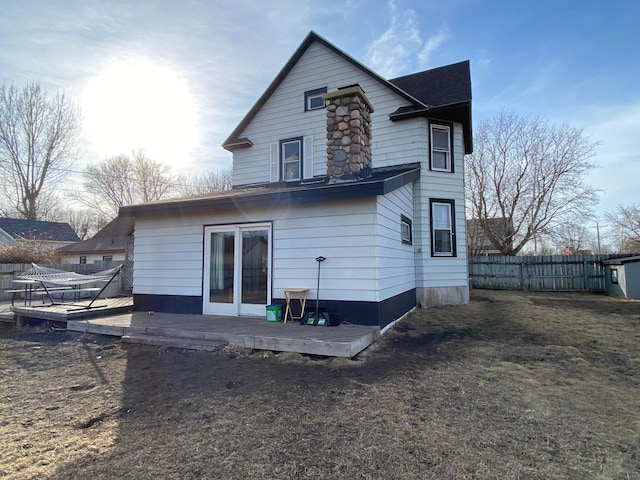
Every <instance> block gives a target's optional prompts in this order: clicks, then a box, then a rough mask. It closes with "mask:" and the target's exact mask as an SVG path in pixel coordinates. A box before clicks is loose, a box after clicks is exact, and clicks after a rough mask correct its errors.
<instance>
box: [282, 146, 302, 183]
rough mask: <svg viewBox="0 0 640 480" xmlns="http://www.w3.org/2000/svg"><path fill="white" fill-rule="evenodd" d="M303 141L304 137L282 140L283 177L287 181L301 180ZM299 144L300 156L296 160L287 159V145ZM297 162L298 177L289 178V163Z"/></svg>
mask: <svg viewBox="0 0 640 480" xmlns="http://www.w3.org/2000/svg"><path fill="white" fill-rule="evenodd" d="M302 141H303V138H302V137H297V138H289V139H287V140H282V141H281V142H280V158H281V164H282V179H283V180H284V181H285V182H299V181H300V180H301V179H302V155H303V151H302ZM296 143H297V144H298V158H297V159H296V160H287V159H286V157H285V153H284V151H285V147H286V146H287V145H291V144H296ZM294 163H297V165H298V176H297V177H295V178H294V177H291V178H287V165H290V164H294Z"/></svg>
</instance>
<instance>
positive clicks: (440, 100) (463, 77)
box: [389, 60, 471, 107]
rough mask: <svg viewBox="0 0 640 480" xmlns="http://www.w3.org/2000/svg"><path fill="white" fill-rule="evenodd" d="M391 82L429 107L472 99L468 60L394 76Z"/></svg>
mask: <svg viewBox="0 0 640 480" xmlns="http://www.w3.org/2000/svg"><path fill="white" fill-rule="evenodd" d="M389 82H390V83H392V84H394V85H395V86H396V87H398V88H400V89H402V90H404V91H405V92H407V93H408V94H409V95H411V96H412V97H415V98H416V99H417V100H420V101H421V102H422V103H424V104H425V105H427V106H429V107H441V106H444V105H453V104H456V103H461V102H470V101H471V77H470V74H469V61H468V60H466V61H464V62H459V63H454V64H451V65H445V66H444V67H438V68H433V69H431V70H426V71H424V72H418V73H413V74H411V75H405V76H404V77H398V78H393V79H391V80H389Z"/></svg>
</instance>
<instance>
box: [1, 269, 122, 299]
mask: <svg viewBox="0 0 640 480" xmlns="http://www.w3.org/2000/svg"><path fill="white" fill-rule="evenodd" d="M121 263H123V262H95V263H87V264H83V265H79V264H73V263H58V264H46V265H40V266H41V267H49V268H55V269H58V270H65V271H68V272H77V273H83V274H86V275H88V274H91V273H96V272H100V271H102V270H107V269H109V268H113V267H116V266H118V265H120V264H121ZM30 268H31V264H30V263H0V300H9V299H11V293H5V290H9V289H15V288H16V285H15V284H14V283H13V279H14V278H15V277H16V276H17V275H20V274H21V273H23V272H26V271H27V270H29V269H30ZM114 283H115V280H114ZM124 287H125V286H124V285H123V281H122V275H121V276H120V279H119V285H118V288H119V290H126V289H125V288H124Z"/></svg>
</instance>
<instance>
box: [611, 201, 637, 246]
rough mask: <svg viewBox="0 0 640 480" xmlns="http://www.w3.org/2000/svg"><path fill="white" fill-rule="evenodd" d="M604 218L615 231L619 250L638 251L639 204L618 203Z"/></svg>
mask: <svg viewBox="0 0 640 480" xmlns="http://www.w3.org/2000/svg"><path fill="white" fill-rule="evenodd" d="M605 219H606V220H607V222H608V223H609V226H610V227H611V228H612V229H613V230H614V231H615V232H616V233H617V237H618V238H619V247H618V249H619V251H620V252H623V251H627V252H638V251H640V204H631V205H618V207H617V208H616V209H615V210H614V211H613V212H608V213H606V214H605Z"/></svg>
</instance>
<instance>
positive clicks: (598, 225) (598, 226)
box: [596, 222, 600, 255]
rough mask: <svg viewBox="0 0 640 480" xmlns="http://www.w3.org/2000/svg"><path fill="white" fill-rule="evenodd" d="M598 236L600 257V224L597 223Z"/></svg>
mask: <svg viewBox="0 0 640 480" xmlns="http://www.w3.org/2000/svg"><path fill="white" fill-rule="evenodd" d="M596 236H597V237H598V255H600V224H599V223H598V222H596Z"/></svg>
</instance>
